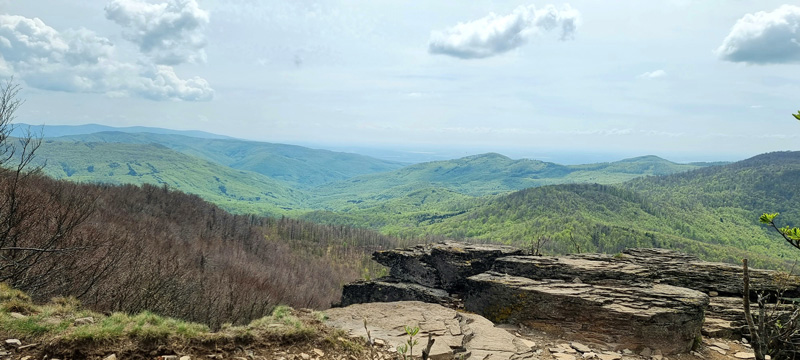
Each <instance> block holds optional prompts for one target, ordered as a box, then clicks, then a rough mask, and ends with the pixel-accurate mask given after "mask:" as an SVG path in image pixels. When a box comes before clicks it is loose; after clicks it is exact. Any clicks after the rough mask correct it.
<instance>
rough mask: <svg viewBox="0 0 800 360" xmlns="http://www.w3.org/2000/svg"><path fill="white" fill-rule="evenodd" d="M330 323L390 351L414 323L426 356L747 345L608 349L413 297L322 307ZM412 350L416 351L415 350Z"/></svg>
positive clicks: (489, 357)
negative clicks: (428, 351)
mask: <svg viewBox="0 0 800 360" xmlns="http://www.w3.org/2000/svg"><path fill="white" fill-rule="evenodd" d="M326 313H327V314H328V320H327V321H326V323H327V324H328V325H330V326H333V327H336V328H339V329H343V330H345V331H346V332H347V334H348V336H351V337H362V338H366V337H367V334H366V331H367V330H366V329H365V327H364V319H366V320H367V326H366V328H367V329H369V332H370V338H372V339H373V340H374V342H375V343H377V344H379V346H378V348H380V349H382V350H388V351H389V353H390V354H391V353H393V352H394V349H395V348H396V346H397V345H400V344H403V343H405V342H406V340H407V339H408V335H407V334H406V333H405V330H404V327H405V326H406V325H409V326H418V327H419V328H420V332H419V334H417V336H415V338H417V339H418V341H419V344H418V345H417V347H416V348H415V349H422V348H424V347H425V346H426V345H427V337H428V334H431V335H432V338H433V339H434V346H433V347H432V351H431V359H483V360H503V359H509V360H511V359H543V360H550V359H554V360H579V359H600V360H650V359H652V360H669V359H672V360H676V359H677V360H696V359H713V360H723V359H751V358H754V356H753V353H752V350H751V348H750V345H748V344H746V343H742V341H741V340H728V339H714V338H706V339H703V340H702V341H701V342H699V343H698V344H697V346H696V347H695V350H694V351H691V352H689V353H685V354H677V355H670V356H664V355H662V354H661V353H660V352H659V351H657V350H651V349H649V348H645V349H643V350H641V351H639V352H636V353H634V352H632V351H630V350H627V349H621V350H616V351H615V350H611V349H614V348H615V347H616V344H603V343H593V342H575V341H570V340H568V338H569V337H570V336H569V334H566V333H564V331H563V329H562V328H559V327H552V328H551V329H546V330H545V329H533V328H528V327H525V326H524V325H494V324H492V323H491V322H490V321H488V320H486V319H485V318H483V317H481V316H478V315H475V314H470V313H466V312H460V311H455V310H452V309H449V308H446V307H443V306H440V305H436V304H428V303H421V302H414V301H407V302H396V303H367V304H358V305H351V306H348V307H345V308H338V309H331V310H329V311H327V312H326ZM418 351H419V350H416V352H415V355H418V354H419V352H418Z"/></svg>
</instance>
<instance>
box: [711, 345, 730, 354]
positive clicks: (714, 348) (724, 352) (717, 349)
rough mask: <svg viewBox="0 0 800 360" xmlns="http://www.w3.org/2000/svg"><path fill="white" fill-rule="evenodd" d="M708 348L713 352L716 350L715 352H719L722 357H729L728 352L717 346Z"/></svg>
mask: <svg viewBox="0 0 800 360" xmlns="http://www.w3.org/2000/svg"><path fill="white" fill-rule="evenodd" d="M708 348H709V349H711V350H714V351H716V352H718V353H720V354H722V355H728V352H727V351H725V350H722V349H720V348H718V347H716V346H709V347H708Z"/></svg>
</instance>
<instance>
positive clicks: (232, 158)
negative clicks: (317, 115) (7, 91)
mask: <svg viewBox="0 0 800 360" xmlns="http://www.w3.org/2000/svg"><path fill="white" fill-rule="evenodd" d="M56 140H69V141H81V142H107V143H128V144H150V143H156V144H160V145H164V146H166V147H168V148H170V149H173V150H176V151H179V152H182V153H184V154H188V155H192V156H196V157H199V158H202V159H206V160H210V161H213V162H216V163H218V164H221V165H224V166H228V167H231V168H233V169H237V170H247V171H253V172H257V173H259V174H263V175H266V176H268V177H270V178H273V179H277V180H281V181H285V182H287V183H290V184H292V185H293V186H295V187H298V188H308V187H313V186H318V185H322V184H326V183H330V182H334V181H340V180H344V179H348V178H351V177H354V176H358V175H363V174H371V173H376V172H385V171H391V170H395V169H398V168H400V167H402V166H404V165H405V164H403V163H397V162H392V161H386V160H379V159H375V158H371V157H368V156H363V155H358V154H350V153H342V152H335V151H328V150H317V149H311V148H306V147H302V146H295V145H285V144H273V143H266V142H258V141H246V140H239V139H206V138H195V137H188V136H183V135H173V134H153V133H123V132H99V133H94V134H88V135H72V136H64V137H59V138H56Z"/></svg>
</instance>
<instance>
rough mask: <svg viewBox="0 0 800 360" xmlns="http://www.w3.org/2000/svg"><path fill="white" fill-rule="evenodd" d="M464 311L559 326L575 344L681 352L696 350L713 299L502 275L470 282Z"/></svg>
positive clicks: (655, 287) (668, 290) (672, 290)
mask: <svg viewBox="0 0 800 360" xmlns="http://www.w3.org/2000/svg"><path fill="white" fill-rule="evenodd" d="M468 281H469V291H468V292H467V293H466V294H465V295H464V306H465V309H466V310H468V311H471V312H475V313H478V314H481V315H483V316H485V317H486V318H488V319H489V320H491V321H494V322H498V323H512V324H518V323H522V324H525V325H527V326H531V327H546V328H552V326H553V325H557V326H559V327H560V328H561V331H564V332H568V333H569V334H568V335H569V337H571V338H573V339H575V340H582V339H584V340H586V341H589V342H599V343H606V344H616V345H615V346H616V347H618V348H620V349H621V348H628V349H634V350H642V349H644V348H645V347H650V348H653V349H658V350H661V351H662V352H663V353H664V354H676V353H683V352H688V351H689V350H691V348H692V345H693V343H694V341H695V339H696V338H697V337H698V336H699V335H700V330H701V327H702V325H703V310H704V309H705V307H706V306H707V305H708V301H709V300H708V296H707V295H705V294H703V293H701V292H699V291H695V290H690V289H685V288H680V287H675V286H670V285H664V284H635V283H623V282H620V283H617V284H614V285H613V286H610V285H593V284H587V283H575V282H565V281H558V280H544V281H543V280H532V279H528V278H524V277H518V276H511V275H506V274H501V273H497V272H486V273H483V274H479V275H475V276H472V277H470V278H469V279H468Z"/></svg>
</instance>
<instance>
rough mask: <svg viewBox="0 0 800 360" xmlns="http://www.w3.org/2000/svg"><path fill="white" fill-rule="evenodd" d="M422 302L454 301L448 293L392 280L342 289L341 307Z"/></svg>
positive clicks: (440, 302) (443, 302) (348, 286)
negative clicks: (379, 303) (376, 303)
mask: <svg viewBox="0 0 800 360" xmlns="http://www.w3.org/2000/svg"><path fill="white" fill-rule="evenodd" d="M394 301H422V302H428V303H435V304H447V303H450V302H452V301H453V299H452V298H451V297H450V296H448V294H447V291H444V290H442V289H435V288H431V287H427V286H423V285H419V284H410V283H404V282H399V281H398V280H396V279H392V278H381V279H378V280H375V281H357V282H354V283H350V284H347V285H345V286H344V288H343V289H342V301H341V306H347V305H352V304H363V303H371V302H394Z"/></svg>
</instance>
